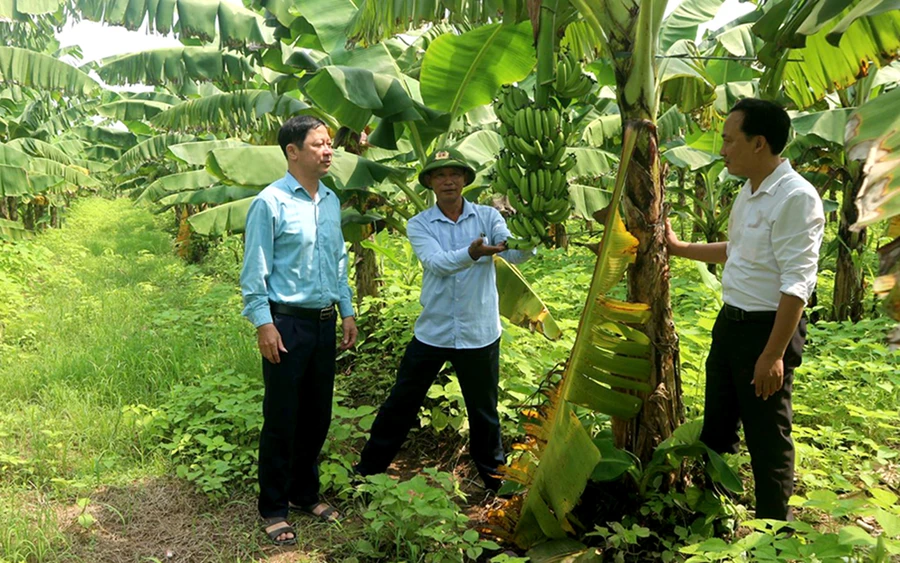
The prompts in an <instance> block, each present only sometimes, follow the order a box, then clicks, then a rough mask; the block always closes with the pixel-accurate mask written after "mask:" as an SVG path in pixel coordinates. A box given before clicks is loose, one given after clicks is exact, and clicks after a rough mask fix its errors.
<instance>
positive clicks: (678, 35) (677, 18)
mask: <svg viewBox="0 0 900 563" xmlns="http://www.w3.org/2000/svg"><path fill="white" fill-rule="evenodd" d="M723 1H724V0H685V1H684V2H681V3H680V4H678V7H677V8H675V10H673V11H672V13H671V14H669V15H668V16H666V18H665V19H664V20H663V23H662V27H661V28H660V30H659V50H660V51H662V52H663V53H665V52H666V51H668V50H669V47H671V46H672V45H674V44H675V43H676V42H677V41H680V40H683V39H686V40H688V41H694V39H696V38H697V30H699V29H700V25H702V24H704V23H707V22H709V21H710V20H712V19H713V18H714V17H716V13H717V12H718V11H719V8H720V7H721V6H722V2H723Z"/></svg>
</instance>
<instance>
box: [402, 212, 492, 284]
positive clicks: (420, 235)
mask: <svg viewBox="0 0 900 563" xmlns="http://www.w3.org/2000/svg"><path fill="white" fill-rule="evenodd" d="M406 236H407V237H409V243H410V244H411V245H412V247H413V251H415V253H416V257H418V259H419V262H421V263H422V268H424V269H425V270H427V271H428V272H431V273H432V274H434V275H436V276H438V277H441V278H443V277H447V276H452V275H453V274H455V273H457V272H461V271H463V270H465V269H466V268H471V267H472V264H474V263H475V261H474V260H472V257H471V256H469V247H468V246H466V247H464V248H459V249H457V250H443V249H442V248H441V244H440V241H438V239H437V238H435V237H434V236H433V235H432V234H431V233H429V232H428V229H427V228H426V227H425V225H424V224H423V223H422V221H421V220H419V219H418V218H416V217H413V219H411V220H410V221H409V223H408V224H407V225H406Z"/></svg>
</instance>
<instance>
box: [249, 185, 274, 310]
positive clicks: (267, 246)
mask: <svg viewBox="0 0 900 563" xmlns="http://www.w3.org/2000/svg"><path fill="white" fill-rule="evenodd" d="M274 244H275V213H274V210H273V209H272V208H271V207H270V206H269V203H268V202H266V201H265V200H264V199H262V198H260V197H257V198H256V199H254V200H253V202H252V203H251V204H250V209H249V210H248V211H247V223H246V227H245V228H244V266H243V268H242V269H241V295H242V296H243V298H244V310H243V312H242V314H243V315H244V316H245V317H247V319H248V320H249V321H250V322H251V323H253V326H256V327H259V326H261V325H264V324H268V323H271V322H272V312H271V310H270V308H269V289H268V285H267V282H268V279H269V275H270V274H271V273H272V260H273V249H274Z"/></svg>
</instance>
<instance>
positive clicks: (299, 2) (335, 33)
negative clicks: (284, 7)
mask: <svg viewBox="0 0 900 563" xmlns="http://www.w3.org/2000/svg"><path fill="white" fill-rule="evenodd" d="M288 11H289V12H290V13H292V14H294V15H298V16H303V18H305V19H306V21H308V22H309V23H310V24H311V25H312V27H313V28H314V29H315V30H316V36H317V37H318V38H319V43H320V44H321V45H322V49H323V50H324V51H326V52H328V53H330V52H332V51H334V50H335V49H337V48H338V47H340V46H342V45H343V44H344V43H345V42H346V41H347V26H348V25H349V23H350V21H351V20H352V19H353V16H354V15H355V14H356V5H355V4H354V3H353V2H351V0H294V2H293V3H292V4H291V6H290V9H289V10H288Z"/></svg>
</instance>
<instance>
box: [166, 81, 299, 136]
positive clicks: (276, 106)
mask: <svg viewBox="0 0 900 563" xmlns="http://www.w3.org/2000/svg"><path fill="white" fill-rule="evenodd" d="M310 109H311V108H310V106H309V105H307V104H306V103H304V102H303V101H301V100H298V99H297V98H294V97H292V96H288V95H278V94H274V93H272V92H270V91H269V90H239V91H237V92H228V93H222V94H215V95H213V96H206V97H203V98H198V99H195V100H188V101H186V102H183V103H180V104H178V105H177V106H172V107H171V108H169V109H167V110H166V111H164V112H162V113H160V114H158V115H156V116H155V117H153V118H152V119H151V120H150V123H151V124H152V125H153V126H154V127H158V128H160V129H164V130H167V131H194V130H197V129H209V130H212V131H220V130H222V129H225V130H229V131H235V130H246V129H250V128H253V127H254V126H257V125H258V123H259V120H260V119H261V118H262V117H263V116H266V115H271V116H275V117H278V118H282V119H286V118H288V117H292V116H294V115H297V114H299V113H301V112H307V111H309V110H310Z"/></svg>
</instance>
